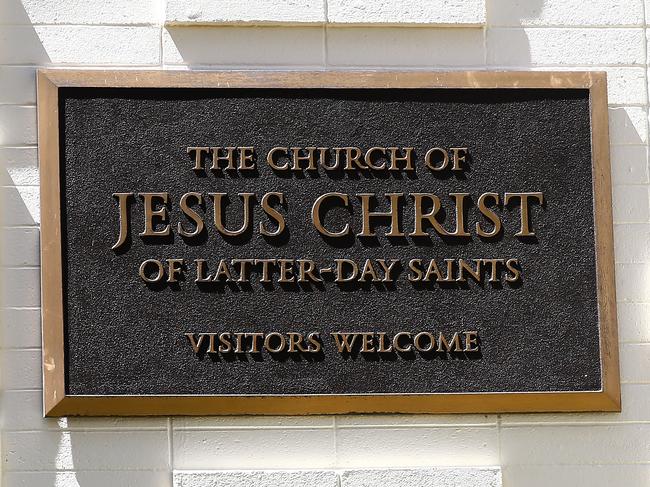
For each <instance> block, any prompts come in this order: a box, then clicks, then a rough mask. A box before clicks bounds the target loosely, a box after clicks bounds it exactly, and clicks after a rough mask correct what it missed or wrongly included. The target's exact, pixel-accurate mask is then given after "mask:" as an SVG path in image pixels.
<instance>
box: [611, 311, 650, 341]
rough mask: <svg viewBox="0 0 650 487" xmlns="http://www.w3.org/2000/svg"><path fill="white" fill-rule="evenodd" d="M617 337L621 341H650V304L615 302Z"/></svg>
mask: <svg viewBox="0 0 650 487" xmlns="http://www.w3.org/2000/svg"><path fill="white" fill-rule="evenodd" d="M616 310H617V312H618V338H619V340H620V341H621V342H650V326H648V316H650V304H648V303H617V304H616Z"/></svg>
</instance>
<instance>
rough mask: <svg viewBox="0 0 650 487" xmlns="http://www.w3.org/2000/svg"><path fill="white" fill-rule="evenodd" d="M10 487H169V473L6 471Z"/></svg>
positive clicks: (6, 480)
mask: <svg viewBox="0 0 650 487" xmlns="http://www.w3.org/2000/svg"><path fill="white" fill-rule="evenodd" d="M4 481H5V483H6V485H8V486H10V487H37V486H43V487H45V486H52V485H54V486H56V487H80V486H81V487H83V486H92V487H115V486H121V487H171V485H172V483H171V478H170V475H169V473H167V472H164V471H158V472H155V471H144V472H143V471H135V470H133V471H130V472H124V471H115V470H113V471H107V472H97V471H94V472H92V471H79V470H78V471H76V472H6V473H5V475H4Z"/></svg>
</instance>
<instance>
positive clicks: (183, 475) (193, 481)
mask: <svg viewBox="0 0 650 487" xmlns="http://www.w3.org/2000/svg"><path fill="white" fill-rule="evenodd" d="M250 485H254V486H255V487H314V486H318V487H338V486H339V483H338V475H337V474H336V472H334V471H332V470H294V471H291V470H284V471H278V470H248V471H246V470H239V471H232V470H224V471H213V472H182V471H176V472H174V487H248V486H250Z"/></svg>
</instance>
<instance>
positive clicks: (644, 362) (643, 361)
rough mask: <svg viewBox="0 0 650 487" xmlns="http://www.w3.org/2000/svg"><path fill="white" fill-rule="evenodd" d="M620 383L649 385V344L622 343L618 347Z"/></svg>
mask: <svg viewBox="0 0 650 487" xmlns="http://www.w3.org/2000/svg"><path fill="white" fill-rule="evenodd" d="M620 360H621V382H627V383H633V384H648V383H650V344H648V343H624V344H622V345H621V346H620Z"/></svg>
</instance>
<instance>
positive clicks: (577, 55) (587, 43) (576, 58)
mask: <svg viewBox="0 0 650 487" xmlns="http://www.w3.org/2000/svg"><path fill="white" fill-rule="evenodd" d="M487 45H488V63H489V64H492V65H497V66H522V67H526V66H530V65H531V64H533V65H534V64H538V65H548V66H551V65H569V64H576V65H579V66H580V65H597V64H611V65H629V64H637V65H642V64H644V63H645V39H644V32H643V29H635V28H628V29H623V28H613V29H556V28H535V27H528V28H523V29H522V28H494V29H488V31H487Z"/></svg>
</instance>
